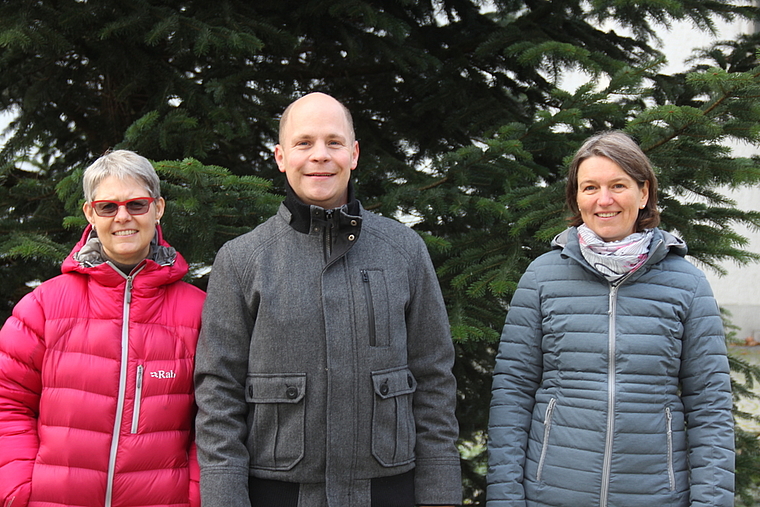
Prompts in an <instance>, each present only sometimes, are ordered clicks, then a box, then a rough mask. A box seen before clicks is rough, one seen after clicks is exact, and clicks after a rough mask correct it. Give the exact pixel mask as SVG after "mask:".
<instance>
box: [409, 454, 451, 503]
mask: <svg viewBox="0 0 760 507" xmlns="http://www.w3.org/2000/svg"><path fill="white" fill-rule="evenodd" d="M416 462H417V463H416V464H417V466H416V469H415V470H414V491H415V503H416V504H417V505H461V504H462V471H461V469H460V466H459V459H458V458H455V459H451V458H438V459H435V458H430V459H420V458H419V457H418V458H417V459H416Z"/></svg>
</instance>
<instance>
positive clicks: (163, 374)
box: [150, 370, 177, 378]
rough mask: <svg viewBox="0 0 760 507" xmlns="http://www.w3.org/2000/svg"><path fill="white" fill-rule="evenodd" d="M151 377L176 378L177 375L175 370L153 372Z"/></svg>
mask: <svg viewBox="0 0 760 507" xmlns="http://www.w3.org/2000/svg"><path fill="white" fill-rule="evenodd" d="M150 376H151V377H152V378H176V377H177V374H176V373H174V370H169V371H165V370H158V371H152V372H150Z"/></svg>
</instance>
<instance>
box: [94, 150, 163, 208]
mask: <svg viewBox="0 0 760 507" xmlns="http://www.w3.org/2000/svg"><path fill="white" fill-rule="evenodd" d="M109 176H115V177H117V178H119V179H120V180H124V179H126V178H134V179H135V180H137V181H138V182H139V183H141V184H142V185H143V186H145V190H147V191H148V193H150V195H149V196H148V197H153V198H154V199H158V198H159V197H161V182H160V181H159V179H158V174H156V170H155V169H154V168H153V164H151V163H150V161H149V160H148V159H147V158H145V157H143V156H141V155H138V154H137V153H135V152H134V151H129V150H116V151H109V152H108V153H106V154H105V155H103V156H102V157H100V158H99V159H97V160H96V161H95V162H93V163H92V164H91V165H90V166H89V167H88V168H87V169H85V170H84V177H83V178H82V187H83V190H84V198H85V199H86V200H87V202H91V201H92V200H93V199H94V198H95V191H96V190H97V188H98V185H100V183H101V182H102V181H103V180H104V179H106V178H108V177H109Z"/></svg>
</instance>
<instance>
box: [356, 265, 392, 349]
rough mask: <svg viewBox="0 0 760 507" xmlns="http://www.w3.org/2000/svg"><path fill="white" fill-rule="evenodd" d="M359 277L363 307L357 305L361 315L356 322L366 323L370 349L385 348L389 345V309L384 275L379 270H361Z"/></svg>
mask: <svg viewBox="0 0 760 507" xmlns="http://www.w3.org/2000/svg"><path fill="white" fill-rule="evenodd" d="M359 275H360V276H361V289H362V290H361V291H360V294H362V295H363V296H364V305H357V307H358V308H359V312H360V313H362V315H361V316H360V318H359V319H358V322H365V323H366V332H367V343H368V344H369V345H370V346H371V347H387V346H389V345H390V329H389V322H388V319H389V315H390V309H389V301H388V286H387V284H386V282H385V274H384V272H383V271H382V270H380V269H361V270H359ZM362 316H363V318H361V317H362ZM359 329H360V330H361V329H362V327H359Z"/></svg>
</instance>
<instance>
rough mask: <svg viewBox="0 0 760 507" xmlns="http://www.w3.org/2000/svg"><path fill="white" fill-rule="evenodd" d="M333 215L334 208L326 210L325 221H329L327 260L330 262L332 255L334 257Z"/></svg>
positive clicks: (326, 246)
mask: <svg viewBox="0 0 760 507" xmlns="http://www.w3.org/2000/svg"><path fill="white" fill-rule="evenodd" d="M332 217H333V210H326V211H325V221H326V222H327V226H326V227H325V236H324V238H325V240H324V241H325V245H324V249H325V262H328V261H329V260H330V257H332V228H333V223H332Z"/></svg>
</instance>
